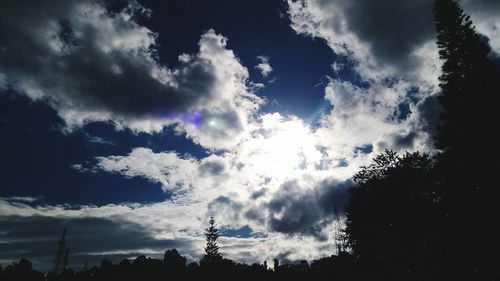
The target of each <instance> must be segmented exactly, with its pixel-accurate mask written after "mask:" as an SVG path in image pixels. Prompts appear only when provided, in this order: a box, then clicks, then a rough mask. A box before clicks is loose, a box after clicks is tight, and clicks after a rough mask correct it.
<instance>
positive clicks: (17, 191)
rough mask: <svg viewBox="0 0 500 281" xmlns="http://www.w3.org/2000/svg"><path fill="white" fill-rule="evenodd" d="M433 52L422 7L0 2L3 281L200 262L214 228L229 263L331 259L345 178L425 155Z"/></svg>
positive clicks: (487, 5) (310, 0)
mask: <svg viewBox="0 0 500 281" xmlns="http://www.w3.org/2000/svg"><path fill="white" fill-rule="evenodd" d="M460 3H461V5H462V6H463V7H464V10H465V12H467V13H469V14H470V15H471V19H472V21H473V22H474V24H475V26H476V30H477V31H478V32H480V33H481V34H482V35H484V36H485V38H486V39H487V40H489V44H490V46H491V55H492V56H497V55H498V54H499V53H500V16H499V15H500V2H498V1H495V0H474V1H472V0H463V1H461V2H460ZM435 36H436V35H435V32H434V28H433V15H432V1H431V0H418V1H415V0H383V1H370V0H353V1H343V0H302V1H296V0H288V1H282V0H272V1H269V0H258V1H230V0H214V1H201V0H199V1H194V0H172V1H153V0H144V1H121V0H109V1H100V0H82V1H65V0H55V1H50V4H49V3H48V2H46V1H19V0H16V1H13V0H6V1H2V2H1V3H0V130H1V132H2V134H1V138H0V149H1V155H2V157H1V158H0V165H1V166H0V221H1V223H0V264H2V265H6V264H8V263H11V262H12V261H15V260H18V259H20V258H22V257H24V258H28V259H30V260H31V261H32V262H33V263H34V265H35V267H36V268H38V269H42V270H47V269H50V266H51V264H52V261H53V259H54V253H55V251H56V246H57V240H58V239H59V237H60V234H61V232H62V229H63V228H67V243H68V246H69V247H70V259H69V264H70V267H72V268H74V269H77V270H78V269H80V268H82V266H83V265H84V264H85V263H86V262H88V263H89V264H97V263H99V262H100V260H101V259H103V258H107V259H110V260H112V261H118V260H120V259H123V258H134V257H137V256H138V255H141V254H144V255H147V256H151V257H157V258H158V257H161V256H162V255H163V253H164V251H165V250H167V249H170V248H177V249H178V250H179V252H180V253H181V254H182V255H185V256H186V257H187V258H188V259H189V260H190V261H197V260H199V258H200V257H201V256H202V255H203V248H204V243H205V241H204V236H203V228H204V227H205V226H206V225H207V223H208V218H209V217H210V216H211V215H213V216H214V218H215V220H216V222H217V224H218V226H219V228H220V230H221V237H220V238H219V240H218V242H219V245H220V246H221V252H222V254H223V255H224V256H225V257H227V258H230V259H233V260H235V261H238V262H247V263H253V262H259V263H261V262H263V261H265V260H268V261H270V260H272V259H273V258H278V259H280V260H282V261H289V262H292V261H297V260H304V259H305V260H313V259H318V258H321V257H324V256H330V255H332V254H334V253H335V243H334V237H335V226H334V223H333V222H334V220H336V219H340V220H342V215H341V210H342V208H343V206H344V204H345V203H346V202H347V200H348V189H349V188H350V187H352V185H353V183H352V181H351V177H352V176H353V175H354V174H355V173H356V171H358V170H359V167H360V166H362V165H366V164H369V163H370V159H372V158H373V157H374V156H375V155H376V154H378V153H381V152H383V151H384V150H385V149H392V150H395V151H398V152H404V151H417V150H419V151H425V152H433V151H434V148H433V141H432V136H433V133H434V128H435V126H436V124H437V121H438V117H439V113H440V107H439V104H438V102H437V99H436V97H437V96H438V95H439V81H438V77H439V74H440V67H441V61H440V60H439V58H438V53H437V46H436V43H435V41H436V40H435ZM336 210H337V211H339V210H340V216H337V215H335V214H336ZM366 211H369V210H366Z"/></svg>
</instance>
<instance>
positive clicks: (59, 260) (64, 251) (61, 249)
mask: <svg viewBox="0 0 500 281" xmlns="http://www.w3.org/2000/svg"><path fill="white" fill-rule="evenodd" d="M68 252H69V249H68V248H66V228H63V232H62V236H61V240H59V243H58V244H57V251H56V257H55V258H54V265H53V266H52V272H54V273H55V274H59V273H60V272H61V271H62V270H64V269H65V267H66V265H67V262H68Z"/></svg>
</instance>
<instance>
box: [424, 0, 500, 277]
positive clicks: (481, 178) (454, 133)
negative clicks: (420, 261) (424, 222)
mask: <svg viewBox="0 0 500 281" xmlns="http://www.w3.org/2000/svg"><path fill="white" fill-rule="evenodd" d="M434 16H435V26H436V31H437V33H438V47H439V55H440V58H441V59H443V60H444V62H443V67H442V75H441V76H440V78H439V79H440V81H441V83H440V86H441V90H442V94H441V96H440V97H439V101H440V103H441V105H442V107H443V113H442V115H441V123H440V125H439V126H438V128H437V135H436V147H438V148H440V149H442V150H443V151H444V152H443V153H442V154H440V156H439V173H440V174H441V180H440V189H439V192H440V193H441V197H442V199H443V202H442V203H443V204H442V205H443V208H442V210H443V212H444V215H445V216H446V218H447V221H446V224H445V226H446V227H447V228H446V229H445V232H446V233H447V234H446V235H447V237H448V239H447V240H446V243H447V246H446V247H447V251H448V254H449V256H451V257H453V258H452V259H451V260H449V263H448V265H447V266H448V268H449V271H450V272H453V273H454V274H455V276H454V277H457V278H469V279H471V280H476V279H478V278H480V275H483V276H482V277H483V278H484V277H485V276H484V275H488V277H486V278H490V279H491V280H493V279H496V278H500V273H499V271H498V270H497V269H496V268H497V267H496V266H495V265H494V264H492V261H491V260H490V259H487V258H479V257H482V256H484V255H483V252H482V251H483V249H485V248H489V249H492V250H493V249H495V251H496V250H498V249H500V245H499V242H498V237H499V236H500V232H499V231H498V229H499V225H498V222H497V219H492V217H491V216H492V215H493V214H498V213H500V209H499V207H498V203H497V202H496V198H498V196H499V191H498V190H499V187H500V181H499V178H498V176H497V175H496V171H498V169H499V168H500V161H499V160H498V159H500V146H499V145H498V143H497V140H496V138H493V137H491V135H490V134H488V132H489V130H490V131H491V130H492V128H496V127H498V125H497V120H498V117H497V113H496V112H497V110H496V107H497V103H496V102H494V101H495V100H497V96H498V95H499V94H500V71H499V69H498V67H497V66H496V65H495V63H494V62H493V61H492V59H491V57H490V47H489V45H488V42H487V39H486V38H485V37H484V36H481V35H480V34H478V33H476V32H475V30H474V27H473V25H472V21H471V20H470V18H469V16H468V15H466V14H465V13H464V12H463V10H462V8H460V6H459V4H458V3H457V1H454V0H436V1H435V5H434ZM470 241H477V242H478V243H470Z"/></svg>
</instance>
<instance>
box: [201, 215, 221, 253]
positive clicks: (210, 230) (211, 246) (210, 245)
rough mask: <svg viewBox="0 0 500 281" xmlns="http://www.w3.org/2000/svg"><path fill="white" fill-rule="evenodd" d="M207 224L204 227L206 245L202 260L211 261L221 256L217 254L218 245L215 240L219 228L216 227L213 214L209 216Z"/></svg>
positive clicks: (217, 236)
mask: <svg viewBox="0 0 500 281" xmlns="http://www.w3.org/2000/svg"><path fill="white" fill-rule="evenodd" d="M208 224H209V226H208V227H207V228H205V229H204V230H205V231H204V233H205V240H206V241H207V246H206V247H205V255H204V256H203V261H204V262H213V261H216V260H220V259H221V258H222V257H221V255H220V254H219V246H218V245H217V242H216V240H217V239H218V238H219V229H217V227H216V225H215V219H214V217H213V216H211V217H210V220H209V221H208Z"/></svg>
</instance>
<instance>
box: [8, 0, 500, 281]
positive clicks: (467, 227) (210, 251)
mask: <svg viewBox="0 0 500 281" xmlns="http://www.w3.org/2000/svg"><path fill="white" fill-rule="evenodd" d="M434 19H435V28H436V32H437V45H438V47H439V56H440V58H441V59H442V60H443V66H442V74H441V76H440V77H439V80H440V87H441V94H440V96H439V103H440V104H441V107H442V109H443V111H442V113H441V116H440V123H439V125H438V126H437V128H436V135H435V139H434V140H435V147H436V148H437V149H439V153H436V154H433V155H431V154H429V153H425V152H413V153H409V152H407V153H404V154H397V153H395V152H394V151H391V150H386V151H385V152H384V153H382V154H380V155H377V156H376V157H375V158H374V159H373V163H372V164H370V165H368V166H363V167H361V169H360V171H359V172H358V173H357V174H355V175H354V177H353V180H354V182H355V183H356V185H355V187H353V188H352V189H351V190H350V192H351V197H350V200H349V203H348V204H347V206H346V208H345V210H344V214H345V218H346V223H345V227H344V228H343V229H342V233H343V235H341V238H340V239H342V244H341V245H342V247H339V251H338V253H337V254H336V255H332V256H330V257H326V258H323V259H319V260H316V261H313V262H311V264H309V263H308V262H307V261H303V262H300V263H298V264H293V265H280V264H279V261H278V260H275V261H274V266H273V268H270V267H268V266H267V264H265V263H264V264H253V265H246V264H239V263H235V262H233V261H231V260H229V259H226V258H224V257H222V256H221V254H220V253H219V252H218V250H219V246H218V245H217V243H216V240H217V238H218V229H217V227H216V226H215V220H214V219H213V217H212V218H211V219H210V221H209V227H208V228H206V229H205V237H206V241H207V246H206V248H205V255H204V257H203V258H202V259H201V260H200V262H199V263H190V264H187V262H186V258H184V257H183V256H181V255H180V254H179V253H178V252H177V250H176V249H172V250H168V251H166V252H165V256H164V259H163V261H161V260H156V259H151V258H147V257H145V256H140V257H138V258H136V259H135V260H133V261H129V260H123V261H122V262H120V263H119V264H112V263H111V262H109V261H106V260H104V261H103V262H102V263H101V265H100V266H95V267H92V268H90V269H85V270H81V271H78V272H74V271H73V270H71V269H69V270H66V271H64V272H63V273H61V274H59V275H56V274H50V273H49V274H44V273H41V272H37V271H35V270H33V269H32V267H31V263H30V262H29V261H27V260H24V259H23V260H21V261H19V262H17V263H14V264H12V265H9V266H7V267H6V268H1V267H0V279H1V280H6V281H7V280H82V281H83V280H203V279H219V280H257V279H261V280H305V279H312V280H323V279H325V277H327V278H330V279H333V280H431V281H432V280H500V270H499V268H500V266H499V264H498V258H496V255H497V253H498V250H499V249H500V247H499V238H500V232H499V229H500V227H499V223H498V216H499V214H500V210H499V209H500V207H499V206H500V204H498V203H497V200H498V198H499V197H498V195H499V192H498V190H499V188H500V184H499V183H500V182H499V177H498V175H496V172H498V171H499V170H500V145H499V142H498V141H497V138H496V131H497V130H498V128H499V126H498V124H497V122H498V121H499V118H498V117H497V111H498V110H497V109H496V107H497V106H498V105H497V104H498V103H497V101H498V95H500V67H499V65H500V63H499V61H498V58H495V57H494V56H492V52H491V50H490V47H489V45H488V42H487V39H486V38H485V37H483V36H481V35H480V34H478V33H477V32H476V31H475V29H474V26H473V24H472V21H471V19H470V17H469V16H468V15H466V14H465V13H464V11H463V10H462V8H461V7H460V5H459V4H458V2H457V1H455V0H436V1H435V2H434Z"/></svg>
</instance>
